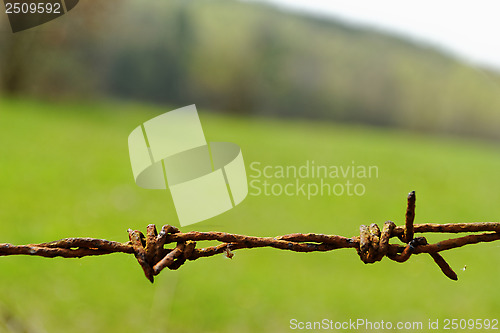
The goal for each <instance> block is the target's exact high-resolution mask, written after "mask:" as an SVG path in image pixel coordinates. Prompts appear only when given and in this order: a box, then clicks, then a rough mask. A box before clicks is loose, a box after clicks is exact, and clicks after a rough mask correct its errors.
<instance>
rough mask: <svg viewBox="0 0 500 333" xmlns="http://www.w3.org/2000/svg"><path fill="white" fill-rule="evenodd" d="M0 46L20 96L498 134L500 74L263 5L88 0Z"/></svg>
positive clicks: (5, 38) (4, 71) (9, 88)
mask: <svg viewBox="0 0 500 333" xmlns="http://www.w3.org/2000/svg"><path fill="white" fill-rule="evenodd" d="M2 19H3V20H4V22H3V25H2V27H3V30H4V31H5V32H8V26H7V23H6V22H5V18H4V17H3V18H2ZM75 33H77V35H75ZM0 50H1V52H0V61H1V63H2V64H3V66H2V68H1V77H0V81H1V87H2V89H3V91H5V92H6V93H8V94H11V95H15V94H23V95H25V94H28V95H32V96H37V97H43V98H47V97H50V96H51V97H53V98H57V99H60V98H61V97H66V98H78V99H86V98H89V97H92V98H97V97H99V98H109V97H112V98H116V99H128V100H138V101H145V102H150V103H151V102H152V103H159V104H169V105H177V106H181V105H186V104H192V103H196V104H199V105H204V106H205V107H207V108H210V109H215V110H224V111H225V112H233V113H240V114H259V115H271V116H279V117H281V116H283V117H285V116H286V117H289V116H293V117H302V118H320V119H331V120H336V121H344V122H357V123H367V124H373V125H380V126H394V127H402V128H407V129H413V130H423V131H432V132H439V133H453V134H467V135H474V136H480V137H484V138H494V139H499V138H500V131H498V124H499V123H500V112H498V110H499V109H500V94H499V93H498V92H499V87H500V75H499V73H498V72H494V71H493V70H488V69H479V68H477V67H474V66H471V65H468V64H466V63H464V62H461V61H459V60H457V59H455V58H454V57H452V56H451V55H449V54H446V53H445V52H442V51H440V50H438V49H436V48H432V47H431V46H429V45H422V44H418V43H416V42H412V41H408V40H406V39H403V38H402V37H395V36H391V35H388V34H385V33H382V32H377V31H374V30H369V29H363V28H360V27H356V26H352V25H349V24H346V23H343V22H339V21H335V20H332V19H326V18H317V17H313V16H306V15H303V14H297V13H290V12H283V11H281V10H278V9H277V8H274V7H271V6H268V5H264V4H258V3H245V2H239V1H229V0H212V1H179V0H174V1H156V0H154V1H150V2H148V5H147V6H145V5H144V4H143V3H137V2H136V1H132V0H123V1H116V0H111V1H106V2H103V1H99V2H95V1H94V2H81V3H80V4H79V6H78V11H77V12H75V13H70V14H67V15H66V17H64V18H61V19H59V20H56V21H54V22H51V23H49V24H46V25H44V26H41V27H39V28H37V29H33V30H31V31H25V32H22V33H19V34H16V35H13V34H8V33H4V34H3V35H2V38H1V40H0Z"/></svg>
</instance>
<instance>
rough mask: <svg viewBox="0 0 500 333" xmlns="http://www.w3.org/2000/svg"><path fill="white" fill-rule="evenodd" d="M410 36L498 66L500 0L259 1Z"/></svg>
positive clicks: (474, 59)
mask: <svg viewBox="0 0 500 333" xmlns="http://www.w3.org/2000/svg"><path fill="white" fill-rule="evenodd" d="M261 1H262V2H271V3H276V4H280V5H283V6H285V7H288V8H293V9H296V10H300V11H308V12H312V13H320V14H321V15H328V16H330V15H331V16H333V17H337V18H341V19H344V20H346V21H351V22H354V23H357V24H362V25H365V26H374V27H377V28H381V29H383V30H390V31H395V32H397V33H398V34H400V35H401V34H403V35H409V36H411V37H412V38H413V39H416V40H422V41H424V42H427V43H431V44H434V45H437V46H439V47H441V48H444V49H446V50H448V51H451V52H453V53H455V54H456V55H458V56H459V57H460V58H462V59H464V60H468V61H470V62H472V63H477V64H484V65H487V66H494V67H496V68H497V69H499V70H500V0H473V1H472V0H418V1H417V0H261Z"/></svg>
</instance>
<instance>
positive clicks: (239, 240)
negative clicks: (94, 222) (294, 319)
mask: <svg viewBox="0 0 500 333" xmlns="http://www.w3.org/2000/svg"><path fill="white" fill-rule="evenodd" d="M415 202H416V195H415V191H413V192H410V194H409V195H408V201H407V208H406V216H405V226H404V227H398V226H396V224H395V223H394V222H392V221H387V222H385V223H384V226H383V227H382V231H381V230H380V229H379V227H378V226H377V224H375V223H373V224H371V225H369V226H366V225H362V226H361V227H360V235H359V236H355V237H351V238H347V237H343V236H337V235H324V234H314V233H307V234H301V233H295V234H289V235H283V236H277V237H254V236H246V235H238V234H230V233H225V232H217V231H211V232H199V231H191V232H186V233H182V232H180V231H179V229H177V228H176V227H174V226H171V225H164V226H163V227H162V229H161V231H160V232H159V233H158V232H157V229H156V226H155V225H154V224H150V225H148V227H147V230H146V235H144V234H143V233H142V232H141V231H138V230H132V229H129V230H128V234H129V241H128V242H126V243H120V242H115V241H109V240H105V239H96V238H65V239H61V240H57V241H53V242H49V243H41V244H29V245H12V244H0V256H8V255H32V256H41V257H48V258H53V257H63V258H82V257H86V256H98V255H105V254H111V253H127V254H134V256H135V257H136V259H137V261H138V262H139V264H140V265H141V267H142V269H143V270H144V274H145V275H146V277H147V278H148V280H149V281H151V282H154V276H156V275H158V274H159V273H160V272H161V271H162V270H163V269H165V268H169V269H171V270H176V269H178V268H179V267H181V266H182V265H183V264H184V263H185V262H186V261H187V260H196V259H199V258H203V257H210V256H213V255H217V254H224V255H226V256H227V257H229V258H232V256H233V252H232V251H234V250H239V249H250V248H256V247H273V248H276V249H281V250H290V251H295V252H318V251H332V250H336V249H342V248H354V249H356V251H357V253H358V255H359V257H360V258H361V260H362V261H363V262H364V263H365V264H369V263H375V262H377V261H381V260H382V259H383V258H384V257H387V258H389V259H391V260H393V261H396V262H406V261H407V260H408V259H410V257H411V256H412V255H413V254H420V253H427V254H429V255H430V256H431V257H432V259H433V260H434V261H435V262H436V264H437V265H438V266H439V268H440V269H441V271H442V272H443V273H444V274H445V275H446V276H447V277H449V278H450V279H452V280H458V277H457V274H456V273H455V272H454V271H453V269H452V268H451V267H450V266H449V265H448V263H447V262H446V260H445V259H444V258H443V257H442V256H441V255H440V254H439V252H442V251H445V250H450V249H454V248H458V247H462V246H465V245H468V244H476V243H483V242H492V241H496V240H499V239H500V222H477V223H449V224H436V223H426V224H414V220H415ZM477 232H483V233H481V234H469V235H466V236H463V237H458V238H452V239H447V240H443V241H440V242H437V243H435V244H428V242H427V240H426V238H425V237H416V238H415V237H414V234H415V233H477ZM393 237H398V238H399V240H400V241H401V242H402V243H403V244H390V243H389V241H390V239H391V238H393ZM199 241H219V242H221V244H219V245H216V246H209V247H205V248H196V245H197V243H196V242H199ZM167 244H175V247H174V248H165V247H164V246H165V245H167Z"/></svg>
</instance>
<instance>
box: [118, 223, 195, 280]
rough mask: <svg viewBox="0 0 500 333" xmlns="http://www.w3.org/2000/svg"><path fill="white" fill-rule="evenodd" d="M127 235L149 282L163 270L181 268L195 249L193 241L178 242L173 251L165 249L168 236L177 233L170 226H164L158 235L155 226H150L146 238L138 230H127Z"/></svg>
mask: <svg viewBox="0 0 500 333" xmlns="http://www.w3.org/2000/svg"><path fill="white" fill-rule="evenodd" d="M128 233H129V239H130V244H131V245H132V247H133V248H134V255H135V258H136V259H137V261H138V262H139V264H140V265H141V267H142V269H143V271H144V274H145V275H146V277H147V278H148V280H149V281H151V282H154V276H155V275H158V274H160V272H161V271H162V270H163V269H164V268H166V267H168V268H169V269H171V270H176V269H178V268H179V267H181V266H182V265H183V264H184V263H185V262H186V260H187V259H188V258H189V257H190V256H191V255H192V253H193V251H194V249H195V247H196V242H195V241H192V240H186V241H178V242H177V245H176V247H175V248H174V249H165V248H164V245H165V243H166V242H167V238H168V235H170V234H176V233H179V229H177V228H176V227H174V226H171V225H164V226H163V227H162V229H161V231H160V233H158V232H157V230H156V226H155V225H154V224H150V225H148V227H147V233H146V236H144V234H143V233H142V232H140V231H139V230H132V229H129V230H128Z"/></svg>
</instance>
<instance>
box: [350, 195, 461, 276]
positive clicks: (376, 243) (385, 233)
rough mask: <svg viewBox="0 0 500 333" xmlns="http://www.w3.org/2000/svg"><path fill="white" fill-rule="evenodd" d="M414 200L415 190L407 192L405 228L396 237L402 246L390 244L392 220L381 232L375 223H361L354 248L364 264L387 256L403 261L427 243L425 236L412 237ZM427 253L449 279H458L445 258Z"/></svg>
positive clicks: (434, 253) (437, 254) (385, 224)
mask: <svg viewBox="0 0 500 333" xmlns="http://www.w3.org/2000/svg"><path fill="white" fill-rule="evenodd" d="M415 202H416V195H415V191H412V192H410V193H409V194H408V203H407V206H406V216H405V217H406V223H405V229H404V232H403V233H402V234H399V235H398V238H399V239H400V240H401V241H402V242H403V243H406V246H405V247H404V248H401V247H399V246H391V244H389V240H390V239H391V237H393V236H395V234H393V231H394V229H395V228H396V224H395V223H394V222H392V221H387V222H385V223H384V227H383V228H382V232H381V231H380V228H379V227H378V225H377V224H375V223H372V224H370V226H369V227H367V226H366V225H361V227H360V228H359V231H360V236H359V247H357V248H356V250H357V252H358V255H359V257H360V258H361V260H362V261H363V262H364V263H365V264H372V263H375V262H377V261H381V260H382V258H384V257H388V258H389V259H391V260H393V261H396V262H405V261H407V260H408V259H410V257H411V255H412V254H413V253H415V252H417V253H418V251H419V249H418V247H419V246H425V245H428V243H427V239H426V238H425V237H416V238H413V237H414V225H413V222H414V221H415ZM428 253H429V255H430V256H431V257H432V259H434V262H435V263H436V264H437V265H438V266H439V268H440V269H441V271H442V272H443V273H444V274H445V275H446V276H447V277H449V278H450V279H452V280H458V277H457V274H456V273H455V272H454V271H453V269H451V267H450V266H449V265H448V263H447V262H446V260H444V258H443V257H442V256H441V255H440V254H439V253H437V252H432V251H430V252H428Z"/></svg>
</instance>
